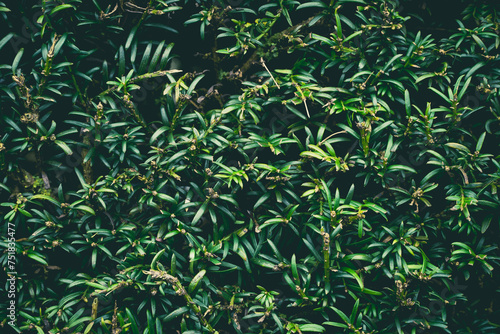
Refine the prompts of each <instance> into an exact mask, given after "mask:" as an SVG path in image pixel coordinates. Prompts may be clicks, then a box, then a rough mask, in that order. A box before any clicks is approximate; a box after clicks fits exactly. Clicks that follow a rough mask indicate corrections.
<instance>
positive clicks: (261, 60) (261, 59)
mask: <svg viewBox="0 0 500 334" xmlns="http://www.w3.org/2000/svg"><path fill="white" fill-rule="evenodd" d="M260 63H261V64H262V66H264V68H265V69H266V71H267V73H269V75H270V76H271V79H273V81H274V84H275V85H276V86H277V87H278V89H281V88H280V85H279V84H278V83H277V82H276V80H275V79H274V76H273V74H272V73H271V71H269V69H268V68H267V66H266V63H265V62H264V58H262V57H260Z"/></svg>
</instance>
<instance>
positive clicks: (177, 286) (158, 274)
mask: <svg viewBox="0 0 500 334" xmlns="http://www.w3.org/2000/svg"><path fill="white" fill-rule="evenodd" d="M143 273H145V274H146V275H151V278H153V279H154V278H159V279H161V280H162V281H167V282H168V283H170V285H172V287H173V288H174V290H175V292H176V293H177V294H178V295H180V296H183V297H184V299H185V300H186V303H187V305H188V306H189V307H190V308H191V310H192V311H193V312H194V313H196V315H197V316H198V318H199V319H200V322H201V323H202V325H203V326H205V328H206V329H208V330H209V331H210V333H214V334H219V332H218V331H216V330H215V329H213V328H212V326H211V325H210V324H209V323H208V321H207V319H205V317H204V316H203V314H202V313H201V310H200V308H199V307H198V305H196V304H195V302H194V301H193V298H191V296H190V295H189V293H188V292H187V291H186V289H184V287H183V286H182V284H181V282H179V279H178V278H177V277H174V276H172V275H169V274H167V272H166V271H160V270H153V269H151V270H149V271H146V270H144V271H143Z"/></svg>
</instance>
